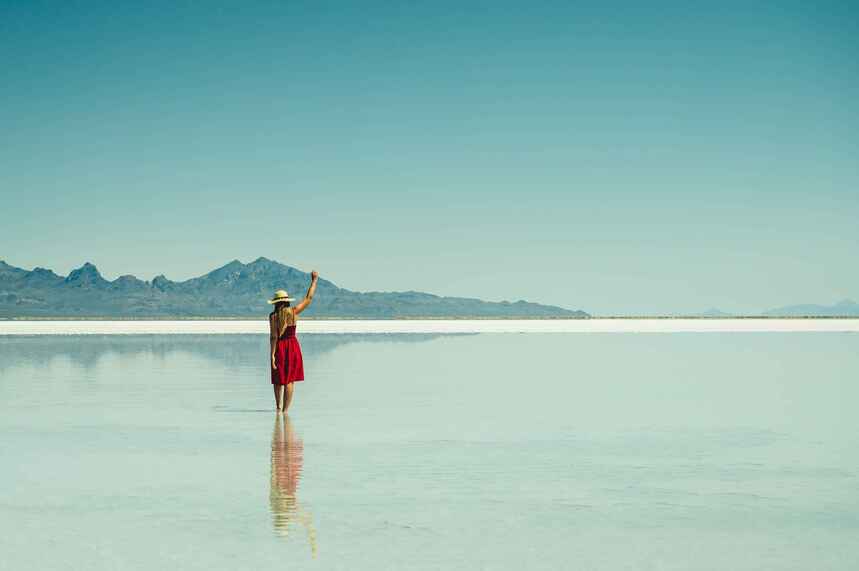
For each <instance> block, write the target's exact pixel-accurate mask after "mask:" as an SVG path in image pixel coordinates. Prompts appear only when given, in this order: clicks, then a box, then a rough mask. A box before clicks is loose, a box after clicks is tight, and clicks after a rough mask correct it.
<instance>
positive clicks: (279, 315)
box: [272, 301, 295, 338]
mask: <svg viewBox="0 0 859 571" xmlns="http://www.w3.org/2000/svg"><path fill="white" fill-rule="evenodd" d="M272 313H274V325H275V327H276V328H277V336H278V338H280V336H281V335H283V333H284V331H286V328H287V326H288V325H289V316H290V314H292V311H290V308H289V302H288V301H281V302H278V303H276V304H275V305H274V311H273V312H272ZM294 320H295V316H294V315H293V321H294Z"/></svg>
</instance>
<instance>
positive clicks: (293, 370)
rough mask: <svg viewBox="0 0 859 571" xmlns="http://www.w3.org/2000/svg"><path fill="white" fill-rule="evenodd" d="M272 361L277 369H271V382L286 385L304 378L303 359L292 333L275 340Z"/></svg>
mask: <svg viewBox="0 0 859 571" xmlns="http://www.w3.org/2000/svg"><path fill="white" fill-rule="evenodd" d="M274 362H275V363H276V364H277V369H272V370H271V384H273V385H287V384H289V383H294V382H296V381H303V380H304V359H303V358H302V357H301V345H299V344H298V338H297V337H295V336H294V335H292V336H289V337H283V338H281V339H278V340H277V346H276V347H275V349H274Z"/></svg>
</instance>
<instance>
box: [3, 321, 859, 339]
mask: <svg viewBox="0 0 859 571" xmlns="http://www.w3.org/2000/svg"><path fill="white" fill-rule="evenodd" d="M267 331H268V323H267V322H266V321H265V320H263V319H260V320H256V321H252V320H247V321H238V320H222V321H218V320H201V321H90V320H87V321H67V320H64V321H0V335H111V334H115V335H140V334H144V335H155V334H157V335H169V334H236V333H246V334H259V333H266V332H267ZM299 331H302V332H306V333H675V332H676V333H682V332H688V333H706V332H717V333H726V332H736V333H742V332H815V331H817V332H859V318H843V319H813V318H809V319H790V318H785V319H773V318H770V319H763V318H762V319H756V318H746V319H620V318H592V319H545V320H542V319H533V320H531V319H498V320H494V319H492V320H490V319H475V320H468V319H425V320H417V319H415V320H319V321H314V320H302V321H301V323H300V324H299Z"/></svg>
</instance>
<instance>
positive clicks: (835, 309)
mask: <svg viewBox="0 0 859 571" xmlns="http://www.w3.org/2000/svg"><path fill="white" fill-rule="evenodd" d="M763 314H764V315H766V316H769V317H811V316H821V317H833V316H842V317H846V316H859V303H856V302H855V301H853V300H850V299H845V300H842V301H839V302H838V303H836V304H835V305H816V304H811V303H807V304H802V305H787V306H785V307H777V308H776V309H770V310H768V311H765V312H764V313H763Z"/></svg>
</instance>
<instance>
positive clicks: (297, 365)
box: [268, 271, 319, 412]
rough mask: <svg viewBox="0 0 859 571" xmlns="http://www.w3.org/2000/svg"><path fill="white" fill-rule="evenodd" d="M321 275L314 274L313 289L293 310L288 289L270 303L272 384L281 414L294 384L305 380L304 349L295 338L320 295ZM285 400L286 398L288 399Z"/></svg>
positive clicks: (311, 279)
mask: <svg viewBox="0 0 859 571" xmlns="http://www.w3.org/2000/svg"><path fill="white" fill-rule="evenodd" d="M318 278H319V273H317V272H316V271H313V272H311V273H310V287H309V288H308V289H307V295H305V296H304V299H303V300H301V303H299V304H298V305H296V306H295V307H290V305H289V302H291V301H295V298H292V297H289V294H287V293H286V292H285V291H284V290H282V289H280V290H277V291H276V292H274V297H273V298H272V299H270V300H269V301H268V302H269V303H273V304H274V311H272V312H271V313H270V314H269V316H268V323H269V331H270V334H269V339H270V340H271V384H272V388H274V403H275V406H276V407H277V411H278V412H280V411H283V412H286V409H288V408H289V403H290V402H292V390H293V383H295V382H297V381H303V380H304V360H303V359H302V357H301V346H300V345H299V344H298V338H297V337H296V336H295V321H296V319H297V318H298V314H299V313H301V312H302V311H304V310H305V309H307V306H309V305H310V303H311V302H312V301H313V294H315V293H316V280H317V279H318ZM284 397H285V398H284Z"/></svg>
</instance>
